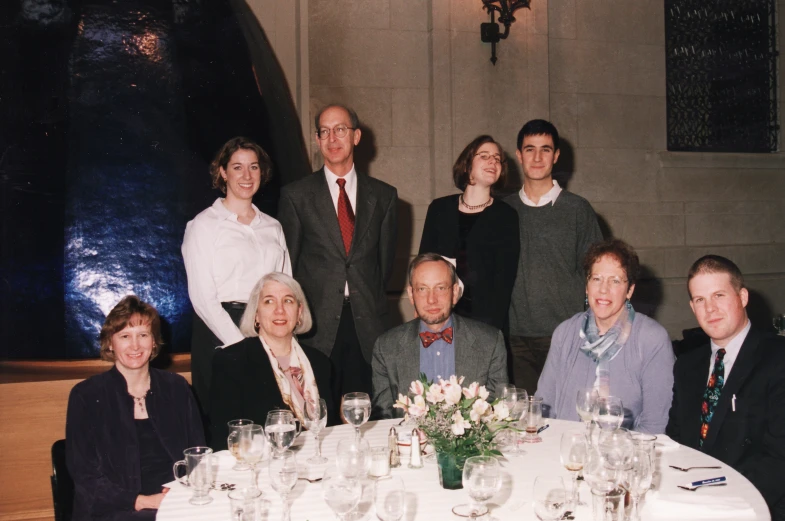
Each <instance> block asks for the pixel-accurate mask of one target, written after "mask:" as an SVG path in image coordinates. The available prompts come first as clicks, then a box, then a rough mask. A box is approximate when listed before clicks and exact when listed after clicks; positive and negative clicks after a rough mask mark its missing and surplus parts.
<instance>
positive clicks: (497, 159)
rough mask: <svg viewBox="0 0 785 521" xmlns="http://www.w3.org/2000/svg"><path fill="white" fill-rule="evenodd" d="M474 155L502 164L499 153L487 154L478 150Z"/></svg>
mask: <svg viewBox="0 0 785 521" xmlns="http://www.w3.org/2000/svg"><path fill="white" fill-rule="evenodd" d="M474 156H475V157H477V156H479V157H480V159H482V160H483V161H489V160H491V159H493V160H494V161H495V162H496V163H499V164H502V163H504V158H502V157H501V156H500V155H499V154H489V153H488V152H480V153H479V154H474Z"/></svg>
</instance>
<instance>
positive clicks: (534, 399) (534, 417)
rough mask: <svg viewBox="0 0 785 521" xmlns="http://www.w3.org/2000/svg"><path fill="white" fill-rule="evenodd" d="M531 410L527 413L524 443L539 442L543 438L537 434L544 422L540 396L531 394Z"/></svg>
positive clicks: (529, 407) (529, 405)
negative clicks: (541, 423)
mask: <svg viewBox="0 0 785 521" xmlns="http://www.w3.org/2000/svg"><path fill="white" fill-rule="evenodd" d="M528 409H529V412H528V414H527V415H526V436H524V438H523V441H524V443H539V442H541V441H542V438H540V437H539V436H537V431H538V430H539V428H540V422H542V398H540V397H538V396H529V404H528Z"/></svg>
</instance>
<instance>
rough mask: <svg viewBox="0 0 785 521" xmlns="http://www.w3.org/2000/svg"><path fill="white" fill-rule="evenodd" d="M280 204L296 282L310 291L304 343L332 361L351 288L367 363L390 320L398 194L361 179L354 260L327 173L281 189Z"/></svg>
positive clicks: (321, 173)
mask: <svg viewBox="0 0 785 521" xmlns="http://www.w3.org/2000/svg"><path fill="white" fill-rule="evenodd" d="M278 204H279V207H278V221H279V222H280V223H281V226H282V227H283V231H284V235H285V236H286V245H287V247H288V248H289V255H290V256H291V260H292V271H293V272H294V278H295V279H297V281H298V282H299V283H300V284H301V285H302V287H303V290H304V291H305V296H306V298H307V299H308V304H309V306H310V308H311V314H312V315H313V319H314V327H313V329H312V330H311V331H310V332H309V333H308V334H306V335H303V338H304V339H307V340H306V342H307V343H308V345H310V346H312V347H314V348H316V349H318V350H320V351H322V352H323V353H324V354H326V355H327V356H330V353H331V352H332V349H333V345H334V344H335V336H336V334H337V332H338V323H339V321H340V318H341V309H342V307H343V297H344V284H345V283H346V282H348V283H349V296H350V297H351V302H352V313H353V314H354V325H355V328H356V329H357V338H358V340H359V341H360V346H361V348H362V352H363V356H364V357H365V359H366V360H368V361H370V360H371V353H372V351H373V343H374V342H375V341H376V338H377V337H378V336H379V335H380V334H381V333H382V332H383V331H384V330H385V329H386V325H387V322H388V321H389V319H388V313H387V294H386V292H385V285H386V284H387V280H388V279H389V277H390V274H391V272H392V265H393V260H394V258H395V244H396V242H395V241H396V232H397V228H398V223H397V205H398V191H397V190H396V189H395V188H394V187H392V186H390V185H388V184H387V183H384V182H382V181H379V180H378V179H373V178H371V177H368V176H367V175H362V174H359V173H358V175H357V204H356V206H357V208H354V213H355V227H354V237H353V238H352V248H351V250H350V251H349V255H346V250H345V249H344V245H343V239H342V238H341V229H340V226H339V225H338V216H337V214H336V211H335V206H334V205H333V200H332V198H331V197H330V190H329V188H328V187H327V178H326V177H325V175H324V170H323V169H321V170H319V171H317V172H314V173H313V174H312V175H309V176H306V177H304V178H302V179H300V180H299V181H296V182H294V183H291V184H288V185H286V186H284V187H283V188H282V189H281V198H280V201H279V203H278Z"/></svg>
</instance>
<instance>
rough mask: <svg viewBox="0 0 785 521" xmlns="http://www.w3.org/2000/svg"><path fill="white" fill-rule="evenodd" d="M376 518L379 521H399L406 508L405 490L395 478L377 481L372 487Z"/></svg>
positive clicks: (399, 479)
mask: <svg viewBox="0 0 785 521" xmlns="http://www.w3.org/2000/svg"><path fill="white" fill-rule="evenodd" d="M373 503H374V505H375V507H376V517H378V518H379V519H381V521H399V520H400V519H401V518H402V517H403V514H404V510H405V508H406V490H405V489H404V487H403V480H402V479H401V478H399V477H397V476H391V477H389V478H385V479H380V480H377V481H376V483H375V484H374V486H373Z"/></svg>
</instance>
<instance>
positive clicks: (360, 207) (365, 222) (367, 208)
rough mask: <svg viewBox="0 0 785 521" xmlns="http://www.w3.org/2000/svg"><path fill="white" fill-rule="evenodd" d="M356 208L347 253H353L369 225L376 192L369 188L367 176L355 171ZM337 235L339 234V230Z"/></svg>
mask: <svg viewBox="0 0 785 521" xmlns="http://www.w3.org/2000/svg"><path fill="white" fill-rule="evenodd" d="M356 206H357V208H355V209H354V237H353V238H352V248H351V250H349V255H350V256H351V255H352V254H353V253H354V250H355V246H356V245H357V244H359V242H360V241H361V240H362V238H363V236H365V234H366V232H367V231H368V227H369V226H370V225H371V216H373V210H374V208H375V207H376V194H375V193H374V192H373V190H372V189H371V186H370V183H369V182H368V178H367V177H366V176H364V175H362V174H360V173H359V172H358V173H357V203H356ZM338 231H339V235H340V230H338Z"/></svg>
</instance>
